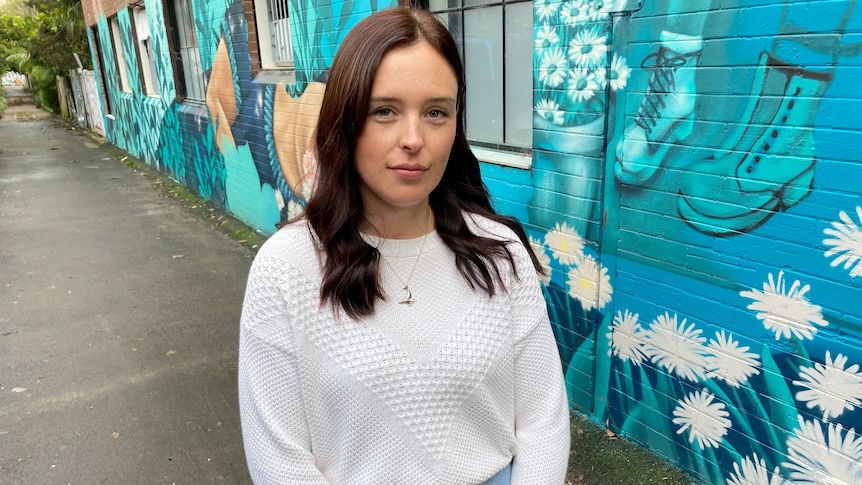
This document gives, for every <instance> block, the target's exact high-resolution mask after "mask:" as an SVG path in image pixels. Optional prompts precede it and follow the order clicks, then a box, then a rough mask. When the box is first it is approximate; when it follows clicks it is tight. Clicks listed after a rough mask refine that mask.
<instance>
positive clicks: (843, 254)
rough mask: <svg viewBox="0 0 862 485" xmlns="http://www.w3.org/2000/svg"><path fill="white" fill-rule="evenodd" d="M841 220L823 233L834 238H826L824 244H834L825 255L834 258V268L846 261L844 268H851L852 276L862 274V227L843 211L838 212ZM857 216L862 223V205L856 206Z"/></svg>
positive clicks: (831, 264) (832, 264)
mask: <svg viewBox="0 0 862 485" xmlns="http://www.w3.org/2000/svg"><path fill="white" fill-rule="evenodd" d="M838 217H839V218H840V219H841V222H833V223H832V228H831V229H830V228H826V229H824V230H823V233H824V234H826V235H829V236H832V237H833V238H834V239H824V240H823V244H824V245H826V246H832V247H831V248H829V250H828V251H826V253H825V256H826V257H827V258H831V257H832V256H836V255H837V256H838V257H837V258H835V259H833V260H832V262H831V263H830V264H829V266H832V267H833V268H834V267H836V266H838V265H839V264H841V263H844V269H849V270H850V276H852V277H854V278H855V277H857V276H862V229H860V228H859V226H857V225H856V223H855V222H853V220H852V219H851V218H850V216H848V215H847V213H846V212H844V211H841V213H840V214H838ZM856 218H857V219H859V223H860V224H862V207H860V206H856Z"/></svg>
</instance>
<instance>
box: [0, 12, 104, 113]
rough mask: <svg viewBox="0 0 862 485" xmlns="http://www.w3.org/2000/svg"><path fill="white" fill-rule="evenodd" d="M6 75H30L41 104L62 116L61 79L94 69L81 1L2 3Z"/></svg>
mask: <svg viewBox="0 0 862 485" xmlns="http://www.w3.org/2000/svg"><path fill="white" fill-rule="evenodd" d="M0 2H3V3H0V73H2V72H6V71H18V72H26V73H27V74H28V75H29V78H30V81H31V83H32V86H31V88H32V89H33V91H34V93H35V95H36V102H37V103H38V104H41V105H42V106H43V107H45V108H48V109H50V110H52V111H56V110H57V109H58V107H59V101H58V99H57V85H56V76H58V75H60V76H65V75H67V74H68V72H69V69H74V68H77V67H78V63H77V62H76V61H75V57H74V54H78V56H79V58H80V60H81V64H82V65H83V67H84V68H85V69H92V68H93V63H92V60H91V59H90V44H89V41H88V39H87V26H86V25H85V24H84V13H83V10H82V9H81V0H11V2H10V1H9V0H7V1H5V2H4V1H3V0H0Z"/></svg>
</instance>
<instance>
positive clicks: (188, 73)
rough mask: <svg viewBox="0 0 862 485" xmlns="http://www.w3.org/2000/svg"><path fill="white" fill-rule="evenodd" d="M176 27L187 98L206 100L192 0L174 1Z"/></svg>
mask: <svg viewBox="0 0 862 485" xmlns="http://www.w3.org/2000/svg"><path fill="white" fill-rule="evenodd" d="M173 6H174V19H175V21H176V24H177V25H175V26H174V29H175V31H176V33H177V41H178V44H179V45H178V49H177V50H178V54H179V61H180V67H181V69H182V72H183V87H184V89H185V92H184V95H185V97H186V99H192V100H196V101H204V100H205V98H204V96H205V93H204V75H203V70H202V69H201V59H200V53H199V51H198V41H197V34H196V33H195V23H194V17H193V16H192V9H191V0H176V1H175V2H174V5H173Z"/></svg>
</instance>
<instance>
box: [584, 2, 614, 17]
mask: <svg viewBox="0 0 862 485" xmlns="http://www.w3.org/2000/svg"><path fill="white" fill-rule="evenodd" d="M587 3H588V4H589V6H590V19H591V20H593V21H596V20H605V19H607V18H609V17H610V15H611V10H612V8H613V3H612V2H611V0H588V1H587Z"/></svg>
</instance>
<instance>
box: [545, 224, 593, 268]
mask: <svg viewBox="0 0 862 485" xmlns="http://www.w3.org/2000/svg"><path fill="white" fill-rule="evenodd" d="M545 244H547V245H548V247H549V248H551V254H553V256H554V258H556V259H557V261H559V262H560V264H564V265H570V264H575V263H576V262H577V261H580V260H581V259H583V257H584V238H582V237H581V235H580V234H578V232H577V231H575V229H574V228H571V227H569V225H568V224H566V223H565V222H562V223H557V224H556V225H555V226H554V228H553V229H551V230H550V231H548V232H547V233H546V234H545Z"/></svg>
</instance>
